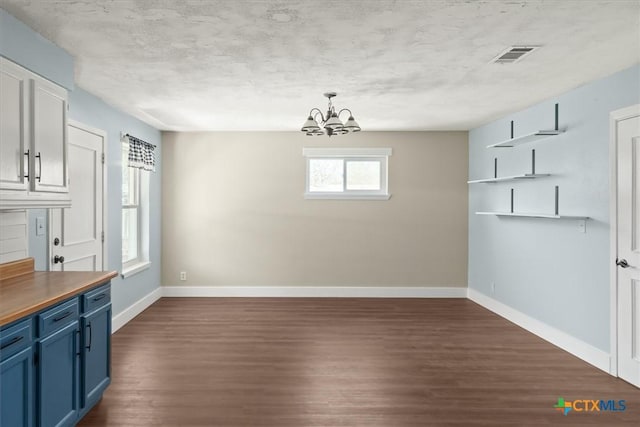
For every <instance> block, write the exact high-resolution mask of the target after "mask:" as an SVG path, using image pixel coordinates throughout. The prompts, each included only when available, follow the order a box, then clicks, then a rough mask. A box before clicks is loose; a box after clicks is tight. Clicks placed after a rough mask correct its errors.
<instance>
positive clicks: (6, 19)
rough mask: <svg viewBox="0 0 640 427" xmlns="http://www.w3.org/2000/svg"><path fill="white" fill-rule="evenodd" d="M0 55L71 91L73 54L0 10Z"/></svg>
mask: <svg viewBox="0 0 640 427" xmlns="http://www.w3.org/2000/svg"><path fill="white" fill-rule="evenodd" d="M0 55H2V56H4V57H7V58H9V59H11V60H12V61H13V62H16V63H18V64H20V65H22V66H23V67H24V68H27V69H29V70H31V71H33V72H34V73H36V74H40V75H41V76H43V77H44V78H46V79H49V80H51V81H53V82H56V83H57V84H59V85H60V86H63V87H65V88H67V89H69V90H73V86H74V84H73V57H72V56H71V55H69V54H68V53H67V51H65V50H64V49H62V48H60V47H58V46H56V45H54V44H53V43H51V42H50V41H49V40H47V39H45V38H44V37H42V36H41V35H40V34H38V33H36V32H35V31H33V30H32V29H31V28H29V27H27V26H26V25H24V24H23V23H22V22H20V21H18V20H17V19H16V18H14V17H13V16H12V15H9V14H8V13H7V12H6V11H5V10H4V9H0Z"/></svg>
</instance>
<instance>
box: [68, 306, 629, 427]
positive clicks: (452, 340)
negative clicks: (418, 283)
mask: <svg viewBox="0 0 640 427" xmlns="http://www.w3.org/2000/svg"><path fill="white" fill-rule="evenodd" d="M112 355H113V382H112V384H111V386H110V387H109V389H108V390H107V392H106V393H105V395H104V398H103V399H102V401H101V402H100V403H99V405H98V406H97V407H96V408H94V409H93V410H92V411H91V412H90V413H89V414H88V415H87V416H86V418H85V419H84V420H83V422H82V423H81V424H80V426H85V427H87V426H225V427H230V426H336V427H337V426H385V427H386V426H389V427H392V426H393V427H395V426H431V425H460V426H468V425H536V426H540V425H576V426H577V425H606V426H613V425H635V426H638V425H640V390H638V389H636V388H634V387H632V386H631V385H629V384H627V383H625V382H624V381H621V380H619V379H616V378H613V377H611V376H609V375H607V374H605V373H604V372H601V371H599V370H598V369H596V368H594V367H592V366H590V365H588V364H587V363H585V362H582V361H581V360H579V359H577V358H575V357H573V356H572V355H570V354H568V353H566V352H564V351H562V350H559V349H558V348H556V347H554V346H553V345H551V344H548V343H547V342H545V341H543V340H542V339H540V338H538V337H536V336H534V335H532V334H530V333H528V332H526V331H524V330H523V329H521V328H519V327H517V326H515V325H513V324H511V323H509V322H508V321H506V320H504V319H502V318H500V317H498V316H496V315H494V314H493V313H491V312H489V311H487V310H485V309H484V308H482V307H480V306H478V305H476V304H475V303H473V302H471V301H469V300H465V299H321V298H315V299H306V298H305V299H300V298H295V299H294V298H291V299H287V298H260V299H254V298H226V299H222V298H185V299H177V298H163V299H161V300H160V301H158V302H157V303H156V304H154V305H153V306H152V307H150V308H149V309H148V310H146V311H145V312H144V313H142V314H141V315H140V316H138V317H137V318H136V319H134V320H133V321H132V322H130V323H129V324H127V325H126V326H125V327H124V328H122V329H121V330H120V331H118V332H117V333H116V334H115V335H114V336H113V353H112ZM558 397H563V398H565V399H566V400H577V399H590V400H591V399H594V400H595V399H605V400H608V399H614V400H620V399H624V400H626V406H627V410H626V411H625V412H617V413H614V412H599V413H597V412H584V413H578V412H575V411H572V412H570V413H569V414H568V415H567V416H566V417H565V416H563V415H562V414H561V413H559V412H557V411H556V410H554V409H553V405H554V404H555V403H556V400H557V399H558Z"/></svg>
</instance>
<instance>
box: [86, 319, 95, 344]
mask: <svg viewBox="0 0 640 427" xmlns="http://www.w3.org/2000/svg"><path fill="white" fill-rule="evenodd" d="M87 328H89V345H88V346H86V349H87V350H88V351H91V342H92V341H93V332H92V329H91V322H89V324H87Z"/></svg>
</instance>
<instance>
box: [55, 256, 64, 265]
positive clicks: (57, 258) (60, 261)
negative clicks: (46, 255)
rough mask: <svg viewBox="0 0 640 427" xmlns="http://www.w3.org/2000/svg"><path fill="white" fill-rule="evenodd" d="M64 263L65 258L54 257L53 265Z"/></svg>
mask: <svg viewBox="0 0 640 427" xmlns="http://www.w3.org/2000/svg"><path fill="white" fill-rule="evenodd" d="M63 262H64V257H63V256H60V255H56V256H54V257H53V263H54V264H57V263H60V264H62V263H63Z"/></svg>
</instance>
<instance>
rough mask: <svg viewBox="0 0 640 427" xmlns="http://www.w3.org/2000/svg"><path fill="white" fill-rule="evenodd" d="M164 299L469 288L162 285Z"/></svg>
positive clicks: (443, 292)
mask: <svg viewBox="0 0 640 427" xmlns="http://www.w3.org/2000/svg"><path fill="white" fill-rule="evenodd" d="M162 289H163V293H162V296H165V297H288V298H300V297H324V298H466V297H467V288H466V287H455V288H453V287H410V286H408V287H407V286H404V287H391V286H386V287H382V286H380V287H378V286H305V287H301V286H163V287H162Z"/></svg>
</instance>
